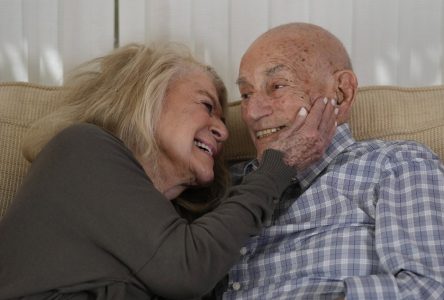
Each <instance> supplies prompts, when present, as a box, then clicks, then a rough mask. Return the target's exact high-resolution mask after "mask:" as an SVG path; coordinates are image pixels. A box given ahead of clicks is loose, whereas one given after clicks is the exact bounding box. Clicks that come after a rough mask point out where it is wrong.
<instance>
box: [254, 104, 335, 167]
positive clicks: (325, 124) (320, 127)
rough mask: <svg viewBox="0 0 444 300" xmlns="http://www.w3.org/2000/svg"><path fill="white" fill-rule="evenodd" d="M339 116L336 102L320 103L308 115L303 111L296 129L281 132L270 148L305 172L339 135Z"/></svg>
mask: <svg viewBox="0 0 444 300" xmlns="http://www.w3.org/2000/svg"><path fill="white" fill-rule="evenodd" d="M337 113H338V110H337V108H336V101H335V100H333V99H332V100H328V99H327V98H319V99H317V100H316V101H315V103H314V105H313V107H312V108H311V110H310V113H309V114H308V115H307V112H306V110H305V108H302V109H301V110H300V111H299V112H298V115H297V117H296V120H295V122H294V123H293V125H292V126H291V127H290V128H288V129H287V130H285V131H283V132H279V133H278V134H279V137H278V139H277V140H276V141H274V142H272V143H270V147H269V148H272V149H276V150H279V151H282V152H283V153H284V161H285V163H286V164H288V165H290V166H293V167H295V168H296V169H297V170H298V171H301V170H304V169H305V168H307V167H308V166H310V165H311V164H312V163H314V162H316V161H318V160H319V159H320V158H321V157H322V156H323V154H324V153H325V150H326V149H327V147H328V146H329V145H330V143H331V140H332V138H333V136H334V133H335V131H336V125H337V123H336V116H337ZM260 155H261V154H260V153H259V158H260Z"/></svg>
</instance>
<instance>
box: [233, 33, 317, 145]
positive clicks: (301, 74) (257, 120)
mask: <svg viewBox="0 0 444 300" xmlns="http://www.w3.org/2000/svg"><path fill="white" fill-rule="evenodd" d="M273 44H274V43H273V41H269V40H267V39H263V40H259V41H256V42H255V43H254V44H253V45H252V46H251V47H250V48H249V49H248V51H247V52H246V54H245V55H244V56H243V58H242V61H241V65H240V69H239V78H238V80H237V83H238V86H239V91H240V94H241V96H242V105H241V108H242V118H243V120H244V122H245V123H246V125H247V127H248V129H249V132H250V136H251V138H252V140H253V142H254V145H255V147H256V149H257V152H258V154H259V153H262V152H263V151H264V150H265V149H266V148H267V146H268V145H269V143H270V142H272V141H274V140H275V139H276V138H277V136H278V135H277V134H276V133H277V132H279V131H281V130H286V128H287V127H289V126H290V124H292V123H293V122H294V120H295V118H296V115H297V113H298V111H299V110H300V109H301V108H302V107H303V108H305V109H306V110H307V111H309V110H310V108H311V106H312V104H313V103H312V101H314V99H315V98H316V97H317V96H319V95H320V93H318V94H314V93H313V92H312V90H314V89H313V87H314V85H313V82H312V81H313V80H312V78H313V76H312V74H310V72H308V69H309V68H308V67H307V64H306V63H307V62H308V61H307V60H308V58H303V57H302V58H299V59H298V61H300V62H301V63H295V61H296V59H295V58H294V57H292V56H291V55H288V53H289V52H288V51H291V50H292V49H285V48H284V49H282V47H281V48H280V49H276V48H275V47H273ZM289 57H291V59H290V58H289Z"/></svg>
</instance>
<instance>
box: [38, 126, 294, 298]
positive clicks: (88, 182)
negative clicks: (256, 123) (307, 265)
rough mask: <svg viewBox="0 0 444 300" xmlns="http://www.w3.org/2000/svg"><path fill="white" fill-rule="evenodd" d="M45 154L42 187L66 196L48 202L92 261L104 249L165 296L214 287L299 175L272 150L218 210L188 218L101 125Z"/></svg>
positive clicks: (67, 133) (80, 130) (58, 141)
mask: <svg viewBox="0 0 444 300" xmlns="http://www.w3.org/2000/svg"><path fill="white" fill-rule="evenodd" d="M40 156H41V157H39V159H38V161H36V162H35V163H34V164H35V166H34V165H33V170H32V172H33V173H34V175H33V176H34V177H39V178H41V176H43V177H44V178H45V179H44V181H45V182H46V184H43V185H42V187H41V191H40V192H41V193H42V194H45V195H48V194H53V195H55V194H58V195H63V196H59V197H57V196H56V197H50V198H53V199H56V198H57V200H51V201H52V202H51V203H47V205H48V207H49V205H51V207H52V209H54V210H57V217H56V218H58V219H59V223H63V224H62V225H61V226H60V228H63V226H66V228H67V231H68V230H69V231H75V232H77V234H78V235H81V236H82V237H83V238H82V240H83V241H85V240H86V241H88V243H91V245H93V246H91V245H89V246H84V247H82V251H83V249H86V248H88V249H89V248H91V249H92V250H90V252H88V253H91V255H84V256H86V257H87V258H86V260H85V261H86V262H87V261H88V259H90V263H94V264H96V265H97V264H98V262H99V261H100V259H101V255H107V256H109V257H112V258H113V260H114V261H117V262H119V263H121V264H124V265H125V266H126V267H127V268H128V269H129V270H130V273H131V274H132V275H131V276H136V277H137V278H138V280H139V281H140V282H142V283H143V284H144V285H145V286H146V287H147V288H148V289H149V290H151V291H152V292H154V293H156V294H158V295H160V296H163V297H166V298H192V297H197V296H200V295H202V294H204V293H205V292H207V291H208V290H209V289H211V288H212V286H214V285H215V284H216V282H217V281H218V280H219V279H220V278H221V277H222V276H223V275H224V274H225V273H226V272H227V271H228V270H229V268H230V266H231V265H232V264H233V263H234V262H235V261H236V259H237V257H238V256H239V253H238V252H239V249H240V247H241V246H242V245H243V244H244V243H245V242H246V240H247V239H248V238H249V237H250V236H251V235H254V234H257V233H258V231H259V230H260V228H261V226H262V223H263V221H264V220H265V219H267V218H269V217H270V216H271V214H272V210H273V206H274V202H276V200H277V199H279V197H280V194H281V193H282V191H283V190H284V189H285V187H286V186H287V185H288V184H289V183H290V180H291V178H292V176H294V175H295V171H294V170H293V169H292V168H290V167H288V166H286V165H285V164H284V163H283V162H282V157H281V156H282V155H281V153H279V152H277V151H273V150H270V151H267V153H266V155H265V156H264V160H263V163H262V165H261V166H260V168H259V169H258V170H257V171H255V172H253V173H252V174H250V175H248V176H247V177H246V178H245V180H244V182H243V183H242V184H241V185H240V186H236V187H234V188H232V189H231V190H230V191H229V193H228V197H227V199H226V200H225V201H223V202H222V204H221V205H220V206H219V207H218V208H217V209H215V210H214V211H213V212H211V213H208V214H206V215H204V216H203V217H201V218H199V219H197V220H195V221H194V222H193V223H189V222H187V221H186V220H185V219H183V218H181V217H180V216H179V215H178V214H177V212H176V210H175V209H174V207H173V205H172V203H171V202H170V201H168V200H167V199H166V198H165V197H164V196H163V195H162V194H161V193H159V192H158V191H157V190H156V189H155V188H154V187H153V185H152V183H151V181H150V179H149V178H148V177H147V175H146V174H145V172H144V171H143V169H142V167H141V166H140V164H139V163H138V162H137V160H136V159H135V158H134V157H133V155H132V153H131V152H130V151H129V150H128V149H127V148H126V147H125V146H124V145H123V144H122V143H121V141H120V140H118V139H117V138H115V137H114V136H112V135H110V134H107V133H105V132H104V131H103V130H101V129H99V128H98V127H96V126H93V125H76V126H72V127H70V128H68V129H66V130H64V131H63V132H62V133H61V134H59V135H58V136H57V137H56V138H55V139H54V140H53V141H52V142H50V144H49V145H48V147H46V149H45V150H44V151H43V152H42V154H41V155H40ZM48 182H51V183H50V184H48ZM36 189H39V188H36ZM34 192H35V190H34ZM52 215H54V213H52ZM67 224H69V225H67ZM59 230H62V229H59ZM70 234H72V233H70ZM94 251H96V252H97V253H93V252H94ZM106 261H109V260H104V262H106ZM86 262H85V264H86ZM108 264H109V262H108ZM97 267H98V268H100V266H99V265H97Z"/></svg>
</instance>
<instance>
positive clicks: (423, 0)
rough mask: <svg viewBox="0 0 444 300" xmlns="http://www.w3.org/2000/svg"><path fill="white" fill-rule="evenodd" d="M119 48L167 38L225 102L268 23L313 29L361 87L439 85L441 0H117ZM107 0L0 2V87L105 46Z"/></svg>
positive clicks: (58, 76)
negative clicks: (338, 44)
mask: <svg viewBox="0 0 444 300" xmlns="http://www.w3.org/2000/svg"><path fill="white" fill-rule="evenodd" d="M119 15H120V17H119V19H118V24H119V27H118V32H119V39H120V45H124V44H126V43H129V42H144V43H148V44H149V43H150V42H151V41H156V40H174V41H180V42H183V43H185V44H187V45H188V46H189V47H190V48H191V49H192V50H193V52H194V53H195V55H196V56H198V57H199V58H200V59H202V60H204V61H205V62H207V63H209V64H212V65H213V66H214V67H215V68H216V70H217V71H218V72H219V73H220V75H221V76H222V78H223V79H224V80H225V82H226V84H227V86H228V89H229V91H230V94H231V97H232V98H233V99H235V98H237V97H238V93H237V90H236V86H235V84H234V81H235V79H236V76H237V67H238V64H239V61H240V57H241V56H242V53H243V52H244V51H245V50H246V48H247V47H248V45H249V44H250V43H251V42H252V41H253V40H254V39H255V38H256V37H257V36H258V35H259V34H261V33H262V32H264V31H265V30H267V29H268V28H270V27H273V26H276V25H279V24H282V23H286V22H294V21H303V22H311V23H315V24H318V25H321V26H323V27H325V28H327V29H329V30H330V31H332V32H333V33H334V34H335V35H337V36H338V37H339V38H340V39H341V40H342V41H343V42H344V45H345V46H346V48H347V49H348V51H349V52H350V55H351V57H352V60H353V64H354V68H355V71H356V73H357V75H358V77H359V81H360V85H361V86H362V85H374V84H377V85H380V84H386V85H403V86H421V85H437V84H444V0H120V1H119ZM113 31H114V0H0V81H8V80H9V81H11V80H22V81H32V82H41V83H48V84H59V83H61V82H62V80H63V74H64V73H66V71H67V70H69V69H70V68H72V67H73V66H75V65H77V64H79V63H81V62H83V61H85V60H87V59H90V58H93V57H96V56H98V55H101V54H104V53H106V52H107V51H109V50H111V49H112V47H113V43H114V36H113Z"/></svg>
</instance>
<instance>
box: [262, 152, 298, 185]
mask: <svg viewBox="0 0 444 300" xmlns="http://www.w3.org/2000/svg"><path fill="white" fill-rule="evenodd" d="M283 158H284V154H283V153H282V152H280V151H277V150H274V149H267V150H265V152H264V154H263V156H262V162H261V163H260V165H259V167H258V168H257V170H256V172H258V173H271V174H273V175H274V179H275V180H276V185H277V187H278V191H279V192H280V193H282V192H283V191H284V190H285V189H286V188H287V187H288V186H289V185H290V183H291V182H292V180H293V178H294V177H295V176H296V173H297V172H296V169H295V168H293V167H290V166H288V165H286V164H285V163H284V160H283Z"/></svg>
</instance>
